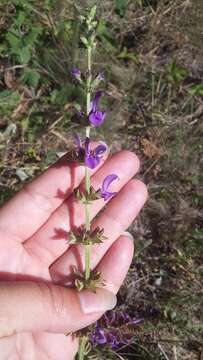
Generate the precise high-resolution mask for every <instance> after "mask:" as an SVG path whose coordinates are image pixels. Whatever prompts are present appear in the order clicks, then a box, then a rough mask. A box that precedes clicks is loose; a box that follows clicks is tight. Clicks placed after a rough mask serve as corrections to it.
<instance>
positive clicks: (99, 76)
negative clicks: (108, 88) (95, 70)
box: [97, 71, 105, 81]
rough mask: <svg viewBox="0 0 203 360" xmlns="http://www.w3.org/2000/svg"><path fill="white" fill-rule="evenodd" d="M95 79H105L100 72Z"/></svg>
mask: <svg viewBox="0 0 203 360" xmlns="http://www.w3.org/2000/svg"><path fill="white" fill-rule="evenodd" d="M97 78H98V80H100V81H103V80H104V79H105V77H104V72H103V71H100V72H99V74H98V75H97Z"/></svg>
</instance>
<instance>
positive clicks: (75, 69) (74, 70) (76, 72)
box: [71, 67, 81, 78]
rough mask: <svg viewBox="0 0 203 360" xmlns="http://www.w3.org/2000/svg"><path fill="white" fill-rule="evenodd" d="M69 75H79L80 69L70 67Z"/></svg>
mask: <svg viewBox="0 0 203 360" xmlns="http://www.w3.org/2000/svg"><path fill="white" fill-rule="evenodd" d="M71 75H72V76H73V77H75V78H77V77H79V76H80V75H81V71H80V70H79V69H77V68H75V67H74V68H72V70H71Z"/></svg>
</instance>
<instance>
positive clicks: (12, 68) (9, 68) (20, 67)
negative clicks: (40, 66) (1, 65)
mask: <svg viewBox="0 0 203 360" xmlns="http://www.w3.org/2000/svg"><path fill="white" fill-rule="evenodd" d="M26 66H27V64H24V65H14V66H10V67H7V68H5V69H3V70H0V73H3V72H6V71H10V70H15V69H22V68H25V67H26Z"/></svg>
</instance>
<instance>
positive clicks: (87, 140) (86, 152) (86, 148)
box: [85, 137, 90, 156]
mask: <svg viewBox="0 0 203 360" xmlns="http://www.w3.org/2000/svg"><path fill="white" fill-rule="evenodd" d="M85 154H86V156H87V155H89V154H90V139H89V138H88V137H86V139H85Z"/></svg>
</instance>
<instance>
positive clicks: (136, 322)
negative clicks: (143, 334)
mask: <svg viewBox="0 0 203 360" xmlns="http://www.w3.org/2000/svg"><path fill="white" fill-rule="evenodd" d="M142 321H143V319H132V320H131V321H130V322H129V324H132V325H137V324H139V323H140V322H142Z"/></svg>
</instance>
